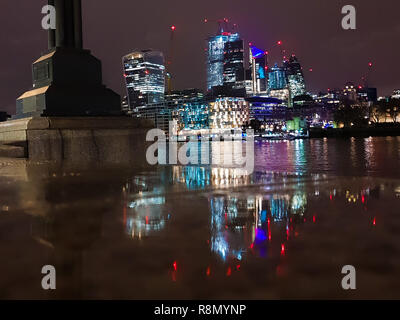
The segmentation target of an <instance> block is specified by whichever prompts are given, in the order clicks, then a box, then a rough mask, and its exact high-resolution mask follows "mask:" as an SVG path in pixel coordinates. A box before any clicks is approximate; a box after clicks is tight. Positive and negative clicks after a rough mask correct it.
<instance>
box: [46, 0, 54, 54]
mask: <svg viewBox="0 0 400 320" xmlns="http://www.w3.org/2000/svg"><path fill="white" fill-rule="evenodd" d="M48 4H49V6H54V0H49V1H48ZM55 46H56V30H53V29H49V50H51V49H53V48H55Z"/></svg>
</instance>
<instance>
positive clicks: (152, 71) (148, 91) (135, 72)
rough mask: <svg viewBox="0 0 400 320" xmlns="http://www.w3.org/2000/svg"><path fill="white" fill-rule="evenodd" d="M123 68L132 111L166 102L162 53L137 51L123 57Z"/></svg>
mask: <svg viewBox="0 0 400 320" xmlns="http://www.w3.org/2000/svg"><path fill="white" fill-rule="evenodd" d="M123 66H124V77H125V81H126V89H127V96H128V102H129V107H130V108H131V110H134V109H138V108H139V107H144V106H146V105H148V104H157V103H162V102H163V101H164V93H165V66H164V56H163V54H162V52H159V51H152V50H143V51H135V52H133V53H130V54H128V55H126V56H125V57H123Z"/></svg>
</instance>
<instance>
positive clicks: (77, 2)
mask: <svg viewBox="0 0 400 320" xmlns="http://www.w3.org/2000/svg"><path fill="white" fill-rule="evenodd" d="M74 35H75V37H74V38H75V48H76V49H82V48H83V36H82V0H74Z"/></svg>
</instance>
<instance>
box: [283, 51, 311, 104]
mask: <svg viewBox="0 0 400 320" xmlns="http://www.w3.org/2000/svg"><path fill="white" fill-rule="evenodd" d="M284 64H285V68H286V73H287V79H288V83H289V89H290V95H291V97H292V98H295V97H297V96H301V95H303V94H305V93H306V84H305V81H304V75H303V71H302V68H301V65H300V63H299V61H298V60H297V58H296V56H295V55H294V54H293V55H292V56H291V57H290V59H289V60H288V61H285V63H284Z"/></svg>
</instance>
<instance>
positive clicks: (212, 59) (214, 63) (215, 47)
mask: <svg viewBox="0 0 400 320" xmlns="http://www.w3.org/2000/svg"><path fill="white" fill-rule="evenodd" d="M238 40H240V39H239V34H237V33H233V34H232V33H229V32H221V33H220V34H218V35H216V36H214V37H210V38H209V39H208V50H207V90H211V89H212V88H213V87H217V86H223V85H224V61H225V44H226V43H227V42H234V41H238Z"/></svg>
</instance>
